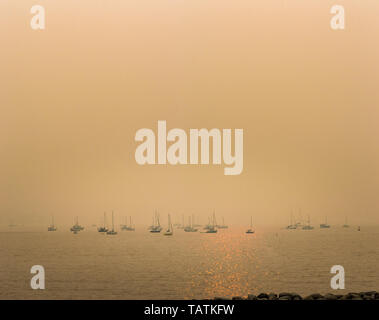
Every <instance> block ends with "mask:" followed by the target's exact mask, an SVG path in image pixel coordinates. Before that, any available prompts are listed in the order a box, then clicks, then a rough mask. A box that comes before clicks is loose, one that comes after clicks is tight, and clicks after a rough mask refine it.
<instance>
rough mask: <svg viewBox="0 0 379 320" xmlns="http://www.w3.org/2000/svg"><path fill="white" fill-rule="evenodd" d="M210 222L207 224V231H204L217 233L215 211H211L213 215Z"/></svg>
mask: <svg viewBox="0 0 379 320" xmlns="http://www.w3.org/2000/svg"><path fill="white" fill-rule="evenodd" d="M212 218H213V219H212V222H211V224H210V225H208V228H207V231H205V233H217V229H216V215H215V212H214V211H213V217H212Z"/></svg>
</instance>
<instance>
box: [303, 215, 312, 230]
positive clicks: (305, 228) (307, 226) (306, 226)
mask: <svg viewBox="0 0 379 320" xmlns="http://www.w3.org/2000/svg"><path fill="white" fill-rule="evenodd" d="M310 223H311V219H310V218H309V216H308V222H307V224H306V225H305V226H303V228H302V229H303V230H313V229H314V228H313V227H312V226H311V224H310Z"/></svg>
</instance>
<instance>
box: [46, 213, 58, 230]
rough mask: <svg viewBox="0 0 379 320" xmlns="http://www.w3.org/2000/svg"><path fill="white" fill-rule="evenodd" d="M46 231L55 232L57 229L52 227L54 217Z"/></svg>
mask: <svg viewBox="0 0 379 320" xmlns="http://www.w3.org/2000/svg"><path fill="white" fill-rule="evenodd" d="M47 231H57V227H56V226H55V225H54V216H53V217H52V221H51V225H49V226H48V227H47Z"/></svg>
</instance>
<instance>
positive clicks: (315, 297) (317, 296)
mask: <svg viewBox="0 0 379 320" xmlns="http://www.w3.org/2000/svg"><path fill="white" fill-rule="evenodd" d="M311 297H312V298H313V300H321V299H323V298H324V297H323V296H322V295H321V294H319V293H314V294H311Z"/></svg>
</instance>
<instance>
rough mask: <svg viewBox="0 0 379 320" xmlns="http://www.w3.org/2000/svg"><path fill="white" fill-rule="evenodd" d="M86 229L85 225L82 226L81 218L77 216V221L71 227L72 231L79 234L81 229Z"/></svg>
mask: <svg viewBox="0 0 379 320" xmlns="http://www.w3.org/2000/svg"><path fill="white" fill-rule="evenodd" d="M83 229H84V227H82V226H81V225H80V224H79V218H78V217H76V222H75V224H74V225H73V226H72V227H71V229H70V230H71V231H72V232H73V233H74V234H77V233H78V232H79V231H82V230H83Z"/></svg>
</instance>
